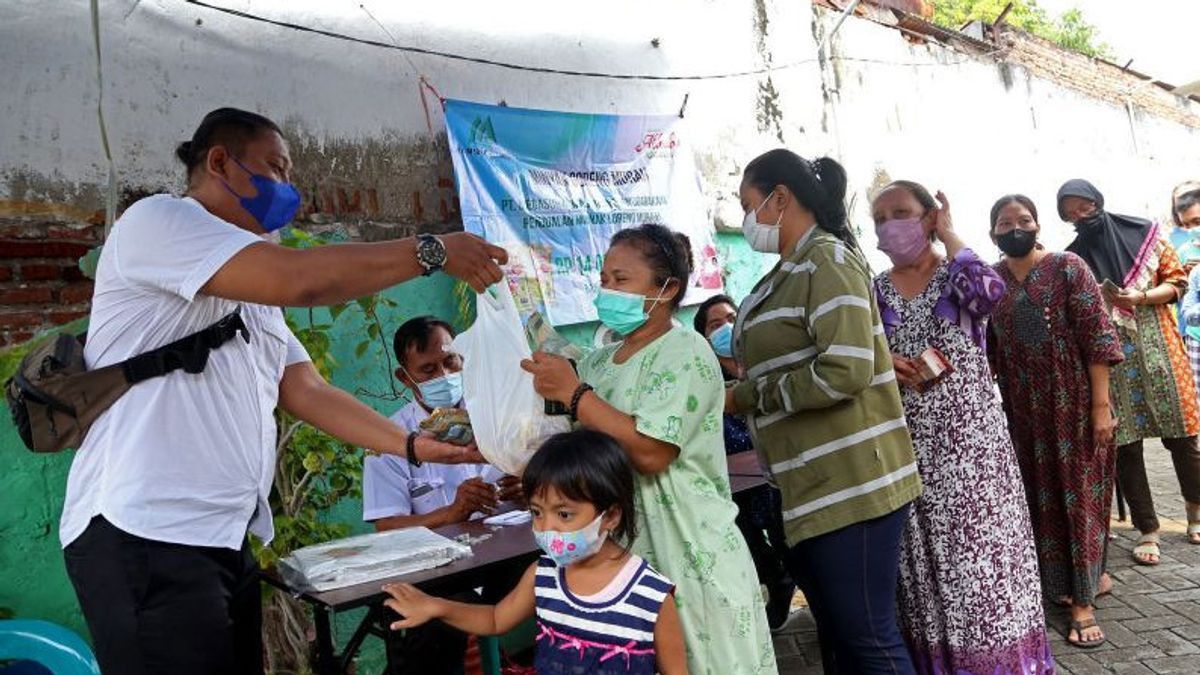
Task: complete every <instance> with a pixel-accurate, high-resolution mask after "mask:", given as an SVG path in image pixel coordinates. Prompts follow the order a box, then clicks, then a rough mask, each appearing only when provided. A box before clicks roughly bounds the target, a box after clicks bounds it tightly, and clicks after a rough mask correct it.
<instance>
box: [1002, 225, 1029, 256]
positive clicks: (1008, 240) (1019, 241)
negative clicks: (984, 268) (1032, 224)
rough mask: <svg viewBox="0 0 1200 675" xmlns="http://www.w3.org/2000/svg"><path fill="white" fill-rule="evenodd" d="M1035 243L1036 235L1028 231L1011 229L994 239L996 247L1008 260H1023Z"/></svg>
mask: <svg viewBox="0 0 1200 675" xmlns="http://www.w3.org/2000/svg"><path fill="white" fill-rule="evenodd" d="M1036 243H1037V235H1036V234H1034V233H1033V232H1030V231H1029V230H1020V229H1013V230H1009V231H1008V232H1005V233H1004V234H1002V235H1000V236H998V237H996V245H997V246H999V247H1000V250H1001V251H1004V255H1006V256H1008V257H1010V258H1024V257H1025V256H1027V255H1029V252H1030V251H1032V250H1033V245H1034V244H1036Z"/></svg>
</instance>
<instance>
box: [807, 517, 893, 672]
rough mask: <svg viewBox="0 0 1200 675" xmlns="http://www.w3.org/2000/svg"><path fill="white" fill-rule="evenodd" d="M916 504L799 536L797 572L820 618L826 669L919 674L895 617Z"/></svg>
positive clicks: (814, 611) (823, 660)
mask: <svg viewBox="0 0 1200 675" xmlns="http://www.w3.org/2000/svg"><path fill="white" fill-rule="evenodd" d="M908 512H909V507H908V506H907V505H906V506H904V507H901V508H900V509H899V510H897V511H894V512H892V513H889V514H888V515H886V516H883V517H881V518H876V519H875V520H869V521H866V522H863V523H855V524H854V525H850V526H847V527H843V528H842V529H840V530H835V531H833V532H830V533H828V534H823V535H821V536H819V537H813V538H812V539H807V540H805V541H802V542H800V543H799V544H797V545H795V546H793V547H792V548H791V549H790V550H789V551H788V565H789V567H790V568H791V573H792V577H793V578H794V579H795V580H796V582H797V583H798V584H799V585H800V589H801V590H802V591H804V595H805V597H806V598H807V599H808V604H809V607H810V608H811V609H812V613H813V618H814V619H816V622H817V631H818V635H819V637H820V641H821V660H822V662H823V665H824V668H825V672H826V673H827V674H830V675H832V674H835V673H836V674H838V675H851V674H853V675H875V674H878V675H914V673H915V671H914V669H913V664H912V659H911V657H910V656H909V654H908V648H907V647H906V646H905V644H904V639H903V638H902V637H900V628H899V626H898V625H897V624H896V581H897V577H898V575H899V571H898V568H899V565H900V537H901V536H902V535H903V533H904V525H905V523H906V522H907V520H908Z"/></svg>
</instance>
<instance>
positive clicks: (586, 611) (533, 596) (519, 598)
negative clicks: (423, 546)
mask: <svg viewBox="0 0 1200 675" xmlns="http://www.w3.org/2000/svg"><path fill="white" fill-rule="evenodd" d="M522 480H523V483H524V489H525V494H526V497H527V499H528V501H529V509H530V512H531V513H532V514H533V534H534V538H535V539H537V542H538V545H539V546H540V547H541V548H542V551H544V552H545V555H544V556H542V558H541V559H539V560H538V561H537V562H536V563H534V564H533V565H530V567H529V569H528V570H527V571H526V572H525V576H523V577H522V578H521V581H520V583H518V584H517V587H516V588H515V589H513V591H512V592H511V593H509V594H508V596H507V597H505V598H504V599H503V600H501V601H500V604H498V605H494V606H488V605H470V604H465V603H461V602H453V601H450V600H443V599H441V598H435V597H431V596H428V595H426V594H424V593H422V592H421V591H419V590H417V589H416V588H415V587H414V586H412V585H410V584H395V585H388V586H385V587H384V591H386V592H387V593H388V594H389V595H391V596H392V599H391V600H388V601H387V603H386V604H387V606H388V607H390V608H392V609H393V610H395V611H396V612H397V613H398V614H400V615H401V616H403V617H405V618H404V619H402V620H400V621H397V622H395V623H393V624H392V629H393V630H395V629H401V628H412V627H414V626H420V625H421V624H423V623H425V622H427V621H429V620H430V619H441V620H442V621H443V622H445V623H447V624H449V625H451V626H453V627H455V628H458V629H459V630H462V631H466V632H468V633H474V634H476V635H498V634H501V633H506V632H508V631H509V630H511V629H512V628H513V627H515V626H516V625H517V624H519V623H520V622H522V621H524V620H525V619H527V618H529V617H530V616H532V615H534V614H535V613H536V614H537V620H538V637H537V652H536V655H535V657H534V666H535V667H536V668H537V672H538V673H542V674H554V675H558V674H565V673H590V674H592V675H618V674H619V675H630V674H633V673H648V674H653V673H656V672H657V673H663V675H675V674H676V673H686V672H687V659H686V656H685V654H684V642H683V629H682V627H681V626H680V623H679V614H678V612H677V611H676V608H675V600H674V598H673V592H674V588H675V587H674V585H673V584H672V583H671V582H670V581H668V580H667V579H666V578H665V577H663V576H662V575H661V574H659V573H658V572H655V571H654V570H653V569H651V568H650V566H649V565H648V564H647V563H646V561H644V560H642V559H641V558H640V557H638V556H636V555H633V554H632V553H630V552H629V549H628V548H627V547H628V545H629V544H630V543H631V542H632V541H633V540H634V538H635V537H636V536H637V532H636V526H635V525H634V505H633V500H634V487H633V468H632V467H631V465H630V464H629V460H628V458H627V457H626V455H625V452H624V451H623V450H621V447H620V446H619V445H617V443H616V441H614V440H613V439H612V438H610V437H609V436H607V435H605V434H602V433H599V432H596V431H587V430H580V431H573V432H570V433H565V434H559V435H557V436H554V437H553V438H551V439H550V440H548V441H546V443H545V444H544V445H543V446H542V447H541V448H540V449H539V450H538V451H537V453H536V454H535V455H534V456H533V458H532V459H531V460H530V461H529V466H527V467H526V468H525V474H524V476H523V477H522Z"/></svg>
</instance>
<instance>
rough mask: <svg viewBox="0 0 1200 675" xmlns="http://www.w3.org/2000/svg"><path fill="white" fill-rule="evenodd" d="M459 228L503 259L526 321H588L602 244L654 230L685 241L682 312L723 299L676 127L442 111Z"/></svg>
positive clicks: (690, 163)
mask: <svg viewBox="0 0 1200 675" xmlns="http://www.w3.org/2000/svg"><path fill="white" fill-rule="evenodd" d="M445 110H446V129H447V133H448V135H449V139H450V151H451V155H452V156H453V158H454V173H455V177H456V179H457V184H458V194H459V200H460V202H461V208H462V219H463V225H464V226H465V228H466V230H467V231H468V232H473V233H475V234H478V235H480V236H481V237H483V238H485V239H487V240H488V241H490V242H492V243H495V244H497V245H499V246H503V247H504V248H506V249H507V250H508V252H509V256H510V264H509V269H508V272H509V275H510V282H513V283H512V285H513V286H514V295H515V297H516V299H517V303H518V307H519V308H520V309H521V310H522V314H523V316H525V317H528V315H529V314H530V313H532V312H534V311H539V312H541V313H542V314H543V315H544V316H545V317H546V318H547V319H548V320H549V321H550V323H551V324H553V325H555V326H562V325H567V324H574V323H582V322H585V321H594V320H595V319H596V310H595V307H594V306H593V305H592V299H593V298H594V297H595V295H596V292H597V291H598V290H599V288H600V268H601V266H602V265H603V264H604V253H605V251H606V250H607V249H608V242H609V239H611V238H612V235H613V234H614V233H615V232H617V231H619V230H622V229H625V228H629V227H636V226H638V225H641V224H643V223H659V224H662V225H666V226H667V227H669V228H671V229H672V230H674V231H676V232H682V233H684V234H686V235H687V236H688V237H689V238H690V239H691V243H692V257H693V261H694V273H693V274H692V278H691V279H690V280H689V284H688V286H689V287H688V293H687V295H686V296H685V299H684V302H686V303H689V304H693V303H697V302H701V301H702V300H704V299H705V298H707V297H709V296H711V295H714V294H716V293H719V292H721V291H722V281H721V266H720V262H719V261H718V260H717V247H716V245H715V243H714V235H713V227H712V222H711V219H710V218H709V217H708V210H707V208H706V207H705V203H704V199H703V195H702V193H701V189H700V180H699V175H698V173H697V172H696V166H695V160H694V159H693V157H692V152H691V148H690V146H689V145H688V143H687V137H686V134H685V133H684V131H683V130H682V128H681V122H682V120H681V119H680V118H679V117H677V116H672V115H591V114H579V113H564V112H551V111H543V110H523V109H519V108H508V107H501V106H491V105H483V104H478V103H468V102H465V101H453V100H451V101H446V108H445Z"/></svg>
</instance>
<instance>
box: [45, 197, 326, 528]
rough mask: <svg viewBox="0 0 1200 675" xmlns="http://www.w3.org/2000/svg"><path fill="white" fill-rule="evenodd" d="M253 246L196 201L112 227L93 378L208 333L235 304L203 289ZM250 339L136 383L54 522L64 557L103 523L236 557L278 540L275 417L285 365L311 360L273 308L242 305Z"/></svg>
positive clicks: (89, 355) (97, 427) (99, 289)
mask: <svg viewBox="0 0 1200 675" xmlns="http://www.w3.org/2000/svg"><path fill="white" fill-rule="evenodd" d="M262 241H263V240H262V238H260V237H259V236H257V235H255V234H253V233H251V232H247V231H246V230H243V229H241V228H239V227H237V226H235V225H233V224H231V223H228V222H226V221H224V220H221V219H220V218H217V217H216V216H214V215H212V214H211V213H209V212H208V211H207V210H205V208H204V207H203V206H201V205H200V203H199V202H196V201H195V200H193V199H191V198H187V197H184V198H179V197H174V196H171V195H156V196H153V197H149V198H146V199H143V200H141V201H139V202H137V203H135V204H134V205H133V206H131V207H129V209H128V210H126V211H125V213H124V214H123V215H122V216H121V218H119V219H118V220H117V222H116V223H115V224H114V226H113V229H112V232H111V234H110V236H109V238H108V240H107V241H106V242H105V244H104V248H103V251H102V253H101V255H100V262H99V265H98V269H97V273H96V287H95V295H94V297H93V300H92V312H91V320H90V325H89V328H88V339H87V346H86V348H85V351H84V355H85V359H86V361H87V364H88V367H89V368H97V367H102V366H106V365H109V364H112V363H117V362H120V361H123V360H125V359H127V358H130V357H132V356H136V355H138V354H141V353H143V352H146V351H148V350H151V349H154V348H155V347H159V346H161V345H164V344H167V343H169V342H172V341H174V340H177V339H179V338H182V337H184V336H186V335H188V334H190V333H193V332H196V331H198V330H201V329H203V328H206V327H207V326H209V325H211V324H213V323H214V322H216V321H217V320H219V319H220V318H221V317H223V316H225V315H226V314H229V313H230V312H232V311H233V310H234V309H235V308H236V307H237V306H238V304H239V303H236V302H233V301H230V300H225V299H222V298H215V297H212V296H207V295H200V294H198V291H199V290H200V288H201V287H203V286H204V284H206V283H207V282H208V281H209V279H211V278H212V276H213V275H214V274H215V273H216V272H217V270H219V269H220V268H221V266H223V265H224V264H225V263H226V262H228V261H229V259H230V258H232V257H233V256H234V255H235V254H237V253H238V252H239V251H241V250H242V249H244V248H245V247H247V246H250V245H252V244H256V243H261V242H262ZM241 305H242V318H243V320H244V321H245V323H246V326H247V327H248V328H249V332H250V342H249V344H247V343H246V342H245V341H244V340H243V339H242V338H241V336H237V337H235V338H233V339H232V340H230V341H229V342H227V343H225V344H224V345H222V346H221V347H220V348H219V349H215V350H213V351H212V353H211V354H210V355H209V358H208V364H207V366H206V368H205V369H204V372H203V373H199V374H195V375H193V374H188V373H185V372H183V371H182V370H177V371H175V372H172V373H170V374H168V375H166V376H163V377H156V378H153V379H150V380H146V381H144V382H140V383H138V384H136V385H134V386H133V387H132V388H131V389H130V390H129V391H128V392H127V393H126V394H125V395H124V396H122V397H121V398H120V399H119V400H118V401H117V402H116V403H115V404H114V405H113V406H112V407H111V408H110V409H109V410H107V411H106V412H105V413H104V414H102V415H101V416H100V418H99V419H98V420H96V423H95V424H94V425H93V426H92V428H91V430H90V431H89V433H88V435H87V437H86V439H84V442H83V444H82V445H81V447H80V448H79V449H78V451H77V452H76V453H75V458H74V461H73V462H72V464H71V471H70V474H69V476H68V479H67V494H66V501H65V504H64V506H63V514H62V521H61V525H60V539H61V542H62V545H63V546H64V547H65V546H67V545H68V544H70V543H71V542H72V541H73V540H75V538H77V537H78V536H79V535H80V534H81V533H82V532H83V531H84V529H86V528H87V526H88V523H89V522H90V521H91V519H92V518H93V517H95V516H97V515H100V516H103V517H104V518H106V519H107V520H108V521H109V522H111V523H112V524H113V525H115V526H116V527H118V528H120V529H121V530H124V531H126V532H129V533H131V534H134V535H137V536H139V537H143V538H146V539H153V540H157V541H165V542H171V543H178V544H188V545H193V546H215V547H224V548H231V549H235V550H236V549H240V548H241V546H242V543H243V541H244V540H245V537H246V533H247V530H249V531H250V532H252V533H253V534H255V535H257V536H259V537H261V538H262V539H264V540H267V541H269V540H270V539H271V538H272V536H273V535H274V528H273V526H272V522H271V509H270V507H269V506H268V503H267V498H268V495H269V494H270V490H271V483H272V480H273V479H274V475H275V442H276V428H275V426H276V425H275V419H274V410H275V406H276V403H277V402H278V399H279V384H280V380H281V379H282V378H283V371H284V368H286V367H287V366H289V365H292V364H294V363H300V362H303V361H307V360H308V354H307V352H306V351H305V350H304V347H303V346H302V345H301V344H300V342H299V341H298V340H297V339H296V337H295V336H294V335H292V333H291V331H290V330H289V329H288V327H287V324H286V323H285V321H284V317H283V312H282V310H281V309H280V308H278V307H267V306H263V305H253V304H248V303H241Z"/></svg>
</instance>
